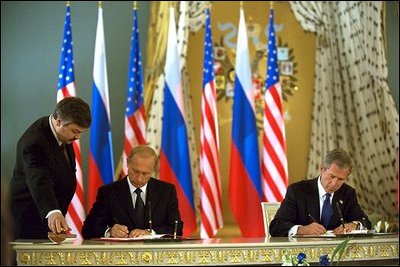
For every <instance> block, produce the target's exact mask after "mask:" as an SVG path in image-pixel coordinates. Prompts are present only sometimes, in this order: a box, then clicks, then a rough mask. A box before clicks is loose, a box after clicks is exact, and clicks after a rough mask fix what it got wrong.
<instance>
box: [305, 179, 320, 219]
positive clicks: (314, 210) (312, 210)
mask: <svg viewBox="0 0 400 267" xmlns="http://www.w3.org/2000/svg"><path fill="white" fill-rule="evenodd" d="M309 188H310V190H309V194H307V196H308V199H307V202H308V205H309V210H308V211H309V214H311V216H313V217H314V219H316V220H317V222H319V223H321V219H320V212H319V211H320V207H319V194H318V178H316V179H313V180H311V181H310V187H309ZM307 216H308V214H307ZM309 219H310V222H312V219H311V218H309Z"/></svg>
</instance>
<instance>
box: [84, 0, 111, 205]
mask: <svg viewBox="0 0 400 267" xmlns="http://www.w3.org/2000/svg"><path fill="white" fill-rule="evenodd" d="M93 81H94V82H93V93H92V126H91V127H90V158H89V186H88V210H90V209H91V207H92V205H93V203H94V201H95V200H96V194H97V189H98V188H99V187H100V186H101V185H103V184H108V183H111V182H112V181H113V177H114V159H113V154H112V142H111V127H110V105H109V97H108V79H107V62H106V47H105V42H104V28H103V8H102V7H101V5H100V6H99V15H98V21H97V32H96V44H95V50H94V67H93Z"/></svg>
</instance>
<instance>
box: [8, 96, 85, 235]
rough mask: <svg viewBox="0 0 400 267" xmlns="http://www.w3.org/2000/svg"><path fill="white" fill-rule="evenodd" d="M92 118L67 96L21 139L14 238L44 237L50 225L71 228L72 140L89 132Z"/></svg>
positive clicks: (13, 185) (13, 199) (13, 184)
mask: <svg viewBox="0 0 400 267" xmlns="http://www.w3.org/2000/svg"><path fill="white" fill-rule="evenodd" d="M91 121H92V118H91V114H90V108H89V106H88V104H86V103H85V102H84V101H83V100H82V99H80V98H78V97H67V98H64V99H63V100H61V101H60V102H58V103H57V105H56V107H55V110H54V112H53V114H51V115H50V116H46V117H42V118H40V119H38V120H37V121H36V122H34V123H33V124H32V125H31V126H30V127H29V128H28V129H27V130H26V131H25V133H24V134H23V135H22V137H21V138H20V139H19V141H18V144H17V159H16V163H15V168H14V173H13V176H12V178H11V181H10V209H11V214H12V217H13V223H14V238H15V239H35V238H40V239H43V238H47V233H48V232H49V229H50V230H51V231H52V232H53V233H61V232H64V231H68V230H70V228H69V226H68V224H67V222H66V221H65V217H64V216H65V214H66V213H67V210H68V206H69V204H70V202H71V200H72V197H73V195H74V193H75V189H76V176H75V153H74V150H73V146H72V142H73V141H74V140H77V139H79V138H80V136H81V134H82V133H83V132H86V131H87V130H88V128H89V127H90V124H91Z"/></svg>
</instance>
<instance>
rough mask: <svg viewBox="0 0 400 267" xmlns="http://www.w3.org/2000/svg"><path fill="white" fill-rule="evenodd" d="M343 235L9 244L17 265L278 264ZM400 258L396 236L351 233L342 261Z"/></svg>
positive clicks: (313, 252)
mask: <svg viewBox="0 0 400 267" xmlns="http://www.w3.org/2000/svg"><path fill="white" fill-rule="evenodd" d="M342 241H343V239H311V238H303V239H297V240H292V241H289V240H288V239H287V238H277V239H274V238H271V239H270V240H267V239H254V238H253V239H249V238H231V239H228V238H225V239H208V240H190V241H189V240H187V241H182V242H160V243H159V242H151V243H149V242H104V241H92V240H84V241H76V242H74V243H63V244H60V245H56V244H49V243H48V242H47V241H46V243H43V242H44V241H43V240H41V242H38V240H36V241H34V242H31V243H26V244H25V243H23V242H18V243H15V245H14V246H13V248H14V249H15V251H16V253H17V264H18V265H34V266H35V265H36V266H38V265H41V266H43V265H80V266H82V265H254V264H279V265H280V264H282V255H283V254H284V253H285V252H291V253H292V254H295V255H297V253H299V252H303V253H305V254H306V255H307V261H308V262H318V261H319V256H320V255H322V254H328V255H332V252H333V250H334V249H335V248H336V246H337V245H338V244H340V243H341V242H342ZM398 259H399V237H398V235H394V236H385V237H379V238H376V237H373V238H372V237H371V238H368V239H360V238H354V239H352V240H350V242H349V244H348V246H347V248H346V252H345V253H344V256H343V259H342V261H344V262H345V261H371V260H397V261H398Z"/></svg>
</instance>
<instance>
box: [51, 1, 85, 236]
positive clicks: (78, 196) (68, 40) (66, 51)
mask: <svg viewBox="0 0 400 267" xmlns="http://www.w3.org/2000/svg"><path fill="white" fill-rule="evenodd" d="M72 47H73V43H72V30H71V8H70V6H69V4H67V11H66V15H65V22H64V36H63V43H62V48H61V60H60V69H59V74H58V85H57V102H59V101H60V100H62V99H63V98H65V97H69V96H76V91H75V75H74V58H73V52H72ZM72 145H73V147H74V152H75V161H76V173H75V175H76V182H77V186H76V191H75V194H74V197H73V198H72V201H71V204H70V205H69V207H68V212H67V215H66V216H65V219H66V220H67V223H68V225H69V226H70V227H71V229H72V230H71V232H72V233H74V234H76V235H77V236H78V237H79V238H81V234H80V233H81V230H82V224H83V220H84V219H85V209H84V207H83V203H84V195H83V182H82V160H81V148H80V142H79V140H76V141H74V142H73V143H72Z"/></svg>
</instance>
